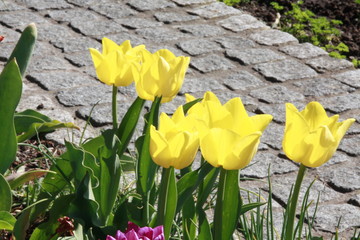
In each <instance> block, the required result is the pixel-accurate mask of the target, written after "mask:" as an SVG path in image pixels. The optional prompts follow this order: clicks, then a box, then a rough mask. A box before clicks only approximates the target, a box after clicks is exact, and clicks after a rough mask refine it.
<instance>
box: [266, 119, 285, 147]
mask: <svg viewBox="0 0 360 240" xmlns="http://www.w3.org/2000/svg"><path fill="white" fill-rule="evenodd" d="M283 136H284V126H281V125H279V124H276V123H273V122H271V123H270V124H269V125H268V126H267V128H266V129H265V131H264V133H263V135H262V137H261V142H262V143H265V144H267V145H268V146H270V147H271V148H273V149H276V150H280V149H281V148H282V139H283Z"/></svg>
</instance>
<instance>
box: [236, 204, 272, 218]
mask: <svg viewBox="0 0 360 240" xmlns="http://www.w3.org/2000/svg"><path fill="white" fill-rule="evenodd" d="M264 204H266V202H254V203H248V204H244V205H241V208H240V213H239V215H243V214H245V213H246V212H248V211H250V210H252V209H254V208H257V207H260V206H262V205H264Z"/></svg>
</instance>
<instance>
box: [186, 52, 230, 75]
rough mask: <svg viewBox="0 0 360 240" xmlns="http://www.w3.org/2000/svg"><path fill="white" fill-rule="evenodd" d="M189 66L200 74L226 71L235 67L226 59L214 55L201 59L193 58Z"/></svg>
mask: <svg viewBox="0 0 360 240" xmlns="http://www.w3.org/2000/svg"><path fill="white" fill-rule="evenodd" d="M190 65H191V66H192V67H194V68H196V69H197V70H199V71H200V72H202V73H208V72H212V71H217V70H228V69H231V68H234V67H235V65H234V64H232V63H231V62H230V61H229V60H227V59H226V58H224V57H220V56H218V55H215V54H209V55H207V56H206V57H202V58H194V59H192V61H191V62H190Z"/></svg>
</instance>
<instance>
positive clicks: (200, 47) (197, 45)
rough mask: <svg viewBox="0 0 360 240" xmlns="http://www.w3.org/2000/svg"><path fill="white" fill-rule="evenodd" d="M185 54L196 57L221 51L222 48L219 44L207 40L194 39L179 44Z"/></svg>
mask: <svg viewBox="0 0 360 240" xmlns="http://www.w3.org/2000/svg"><path fill="white" fill-rule="evenodd" d="M177 46H178V47H180V48H181V50H183V51H184V52H186V53H188V54H190V55H192V56H196V55H201V54H205V53H212V52H214V51H220V50H222V48H221V47H220V46H219V44H217V43H215V42H212V41H209V40H206V39H194V40H188V41H181V42H179V43H178V44H177Z"/></svg>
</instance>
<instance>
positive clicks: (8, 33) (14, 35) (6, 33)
mask: <svg viewBox="0 0 360 240" xmlns="http://www.w3.org/2000/svg"><path fill="white" fill-rule="evenodd" d="M0 32H1V36H3V37H5V38H4V39H3V40H2V44H1V49H2V48H3V47H4V46H6V45H8V44H5V43H9V42H17V41H18V40H19V38H20V33H18V32H15V31H14V30H12V29H10V28H6V27H4V26H1V25H0ZM0 54H1V53H0Z"/></svg>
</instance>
